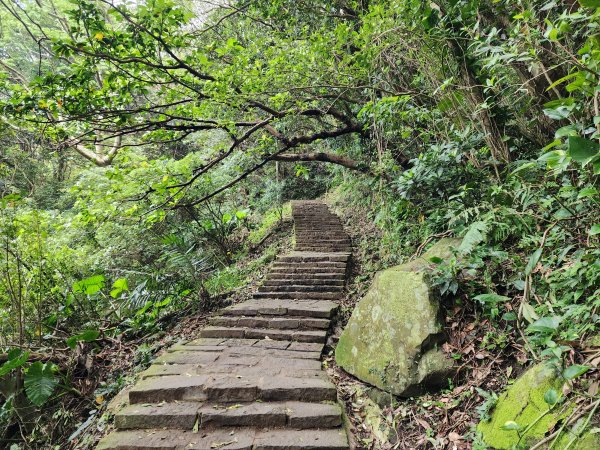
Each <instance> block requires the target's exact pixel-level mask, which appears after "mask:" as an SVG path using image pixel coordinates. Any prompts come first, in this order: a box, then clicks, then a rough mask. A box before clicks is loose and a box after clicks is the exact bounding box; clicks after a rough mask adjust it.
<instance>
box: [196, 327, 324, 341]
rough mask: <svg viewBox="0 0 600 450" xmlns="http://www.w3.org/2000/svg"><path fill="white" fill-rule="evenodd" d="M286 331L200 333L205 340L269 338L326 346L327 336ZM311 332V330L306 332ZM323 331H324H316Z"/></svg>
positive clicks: (203, 331)
mask: <svg viewBox="0 0 600 450" xmlns="http://www.w3.org/2000/svg"><path fill="white" fill-rule="evenodd" d="M286 331H288V330H285V329H274V328H271V329H263V330H262V331H255V330H252V329H244V328H222V329H221V328H219V329H210V328H207V329H204V330H201V331H200V337H203V338H222V339H265V337H267V336H268V338H269V339H271V340H272V341H290V342H306V343H315V344H324V343H325V341H326V335H325V333H323V334H322V335H321V334H319V335H312V334H306V333H302V331H300V330H298V331H296V330H290V331H292V332H286ZM305 331H309V330H305ZM316 331H322V330H316Z"/></svg>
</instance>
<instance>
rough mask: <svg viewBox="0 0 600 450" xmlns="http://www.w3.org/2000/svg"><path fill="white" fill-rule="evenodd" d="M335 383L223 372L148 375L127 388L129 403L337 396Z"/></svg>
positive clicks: (328, 398) (310, 399) (319, 399)
mask: <svg viewBox="0 0 600 450" xmlns="http://www.w3.org/2000/svg"><path fill="white" fill-rule="evenodd" d="M336 395H337V393H336V389H335V386H334V385H333V384H332V383H331V381H329V380H325V379H322V378H317V377H314V378H293V377H283V376H278V377H241V378H239V377H235V376H227V375H226V374H222V376H219V377H211V376H208V375H196V376H185V375H171V376H164V377H148V378H146V379H144V380H142V381H140V382H139V383H137V384H136V385H135V386H133V387H132V388H131V390H130V391H129V403H131V404H132V405H133V404H138V403H160V402H175V401H182V402H193V401H196V402H206V401H212V402H254V401H257V400H261V401H302V402H322V401H335V400H336Z"/></svg>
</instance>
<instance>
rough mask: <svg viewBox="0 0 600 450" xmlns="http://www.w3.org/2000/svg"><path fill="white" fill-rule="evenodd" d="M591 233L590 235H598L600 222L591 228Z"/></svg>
mask: <svg viewBox="0 0 600 450" xmlns="http://www.w3.org/2000/svg"><path fill="white" fill-rule="evenodd" d="M589 233H590V236H596V235H597V234H600V223H597V224H594V225H592V228H590V231H589Z"/></svg>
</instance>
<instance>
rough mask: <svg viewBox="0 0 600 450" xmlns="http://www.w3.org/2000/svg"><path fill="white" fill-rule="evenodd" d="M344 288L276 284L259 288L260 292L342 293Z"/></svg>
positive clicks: (320, 285)
mask: <svg viewBox="0 0 600 450" xmlns="http://www.w3.org/2000/svg"><path fill="white" fill-rule="evenodd" d="M341 290H343V287H342V286H331V285H323V284H316V285H315V284H300V283H298V284H291V285H290V284H285V283H275V284H269V285H264V284H263V285H262V286H260V287H259V288H258V291H259V292H340V291H341Z"/></svg>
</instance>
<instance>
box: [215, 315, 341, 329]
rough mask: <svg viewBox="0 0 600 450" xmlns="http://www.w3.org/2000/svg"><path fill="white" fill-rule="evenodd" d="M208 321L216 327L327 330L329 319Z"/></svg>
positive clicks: (227, 318)
mask: <svg viewBox="0 0 600 450" xmlns="http://www.w3.org/2000/svg"><path fill="white" fill-rule="evenodd" d="M209 323H210V324H211V325H213V326H217V327H247V328H263V329H276V330H327V329H328V328H329V324H330V321H329V319H315V318H311V317H297V318H293V317H282V318H280V317H269V318H267V317H261V316H250V317H246V316H218V317H212V318H211V319H210V320H209Z"/></svg>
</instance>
